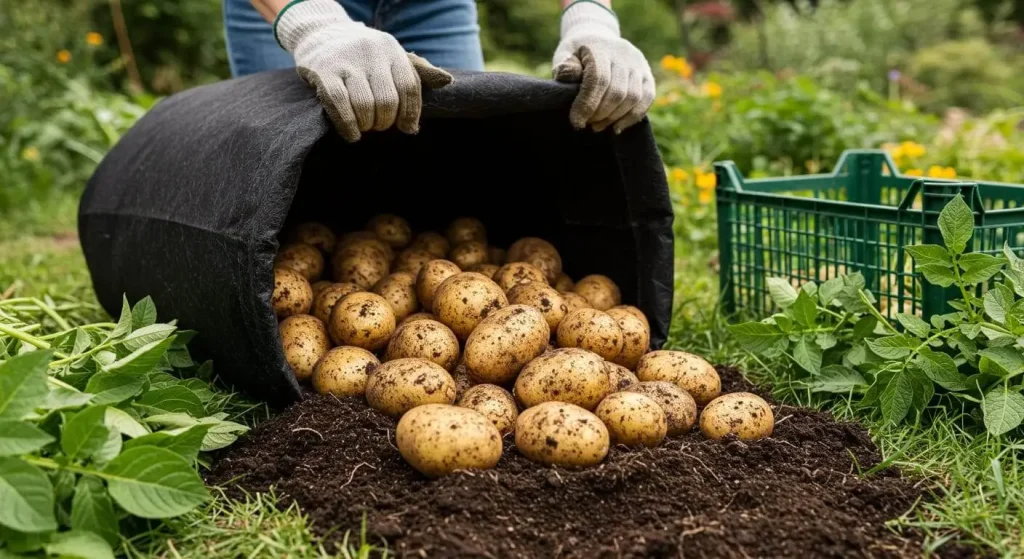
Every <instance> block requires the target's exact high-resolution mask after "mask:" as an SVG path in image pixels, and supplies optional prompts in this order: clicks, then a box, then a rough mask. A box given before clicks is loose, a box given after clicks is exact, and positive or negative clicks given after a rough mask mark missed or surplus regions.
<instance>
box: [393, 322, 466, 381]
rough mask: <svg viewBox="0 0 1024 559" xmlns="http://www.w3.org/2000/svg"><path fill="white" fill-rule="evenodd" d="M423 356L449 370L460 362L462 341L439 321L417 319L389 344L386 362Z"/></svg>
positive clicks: (399, 331)
mask: <svg viewBox="0 0 1024 559" xmlns="http://www.w3.org/2000/svg"><path fill="white" fill-rule="evenodd" d="M406 357H419V358H421V359H426V360H427V361H433V362H434V363H437V364H438V365H440V366H441V367H443V368H444V370H446V371H451V370H452V369H454V368H455V363H456V362H457V361H458V360H459V340H458V339H456V337H455V334H454V333H452V331H451V329H449V328H448V327H447V326H445V325H444V324H441V323H440V322H437V321H435V320H416V321H413V322H409V323H406V324H403V325H402V326H400V327H399V328H398V329H397V330H395V335H394V336H392V337H391V341H390V342H388V349H387V352H385V354H384V360H385V361H393V360H395V359H404V358H406Z"/></svg>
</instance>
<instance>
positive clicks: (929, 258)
mask: <svg viewBox="0 0 1024 559" xmlns="http://www.w3.org/2000/svg"><path fill="white" fill-rule="evenodd" d="M906 251H907V254H909V255H910V257H911V258H913V259H914V263H915V264H917V265H918V266H927V265H931V264H934V265H938V266H945V267H947V268H952V267H953V259H952V258H950V256H949V252H948V251H946V249H945V248H943V247H941V246H939V245H914V246H909V247H907V248H906Z"/></svg>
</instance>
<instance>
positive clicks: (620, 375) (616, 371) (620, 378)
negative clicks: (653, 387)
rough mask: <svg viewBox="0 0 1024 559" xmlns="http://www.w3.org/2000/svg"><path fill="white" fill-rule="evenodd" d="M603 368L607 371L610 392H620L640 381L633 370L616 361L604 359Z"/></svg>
mask: <svg viewBox="0 0 1024 559" xmlns="http://www.w3.org/2000/svg"><path fill="white" fill-rule="evenodd" d="M604 368H605V369H606V370H607V371H608V382H610V383H611V385H612V392H621V391H623V390H625V389H627V388H629V387H630V386H633V385H634V384H637V383H638V382H640V379H638V378H636V375H635V374H633V371H630V370H629V369H627V368H625V367H623V366H622V365H619V364H617V363H612V362H611V361H605V363H604Z"/></svg>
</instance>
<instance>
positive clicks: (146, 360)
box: [104, 338, 173, 375]
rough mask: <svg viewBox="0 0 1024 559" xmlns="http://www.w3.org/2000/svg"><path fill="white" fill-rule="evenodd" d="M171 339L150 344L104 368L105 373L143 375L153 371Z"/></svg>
mask: <svg viewBox="0 0 1024 559" xmlns="http://www.w3.org/2000/svg"><path fill="white" fill-rule="evenodd" d="M172 341H173V338H166V339H163V340H160V341H158V342H150V343H148V344H146V345H144V346H142V347H140V348H139V349H136V350H135V351H133V352H131V353H129V354H128V355H126V356H124V357H122V358H121V359H118V360H117V361H114V362H113V363H111V364H109V365H107V366H106V367H104V370H105V371H107V372H118V373H121V374H125V375H143V374H145V373H148V372H149V371H151V370H153V368H154V367H156V365H157V363H159V362H160V359H161V358H162V357H163V356H164V353H166V352H167V348H169V347H170V346H171V342H172Z"/></svg>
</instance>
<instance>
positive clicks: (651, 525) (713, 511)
mask: <svg viewBox="0 0 1024 559" xmlns="http://www.w3.org/2000/svg"><path fill="white" fill-rule="evenodd" d="M719 373H720V375H721V376H722V384H723V390H724V391H726V392H736V391H750V392H758V393H760V394H761V395H762V396H764V397H765V398H766V399H768V400H769V402H771V403H772V408H773V409H774V411H775V418H776V426H775V432H774V433H773V435H772V437H771V438H768V439H764V440H761V441H756V442H741V441H738V440H732V441H724V442H722V441H710V440H706V439H705V438H703V437H702V436H701V434H700V432H699V430H696V429H695V430H694V431H693V432H691V433H689V434H687V435H684V436H682V437H678V438H675V439H671V440H669V441H667V442H666V443H665V444H664V445H663V446H661V447H659V448H656V449H644V450H628V449H624V448H613V449H612V450H611V451H610V453H609V455H608V458H607V459H606V460H605V462H604V463H603V464H601V465H600V466H599V467H596V468H592V469H587V470H577V471H573V470H571V469H566V468H548V467H543V466H540V465H537V464H534V463H532V462H530V461H528V460H526V459H525V458H523V457H522V456H521V455H519V454H518V453H517V452H516V451H515V448H514V442H513V440H512V436H511V435H510V436H507V437H506V439H505V453H504V455H503V456H502V459H501V462H500V463H499V464H498V467H497V468H496V469H494V470H489V471H475V472H463V473H457V474H454V475H451V476H448V477H446V478H442V479H439V480H428V479H426V478H424V477H423V476H421V475H420V474H419V473H417V472H416V471H414V470H413V469H412V468H410V467H409V466H408V465H407V464H406V463H405V461H404V460H403V459H402V457H401V456H400V455H399V453H398V450H397V449H396V448H395V446H394V426H395V421H394V420H392V419H390V418H388V417H385V416H383V415H381V414H379V413H377V412H375V411H373V410H371V409H369V408H367V407H366V405H365V404H364V403H362V402H360V401H358V400H355V399H346V400H338V399H336V398H333V397H324V396H315V395H314V396H310V397H309V398H308V399H306V400H304V401H303V402H301V403H299V404H296V405H295V406H293V407H292V408H290V409H288V410H287V411H285V412H284V413H282V414H281V415H279V416H277V417H275V418H274V419H272V420H269V421H267V422H265V423H263V424H261V425H260V426H258V427H257V428H255V429H254V430H253V431H252V432H251V433H250V434H249V435H248V436H247V437H246V438H245V439H244V440H243V441H241V442H240V443H239V444H237V445H235V446H234V447H233V448H231V449H229V450H228V451H227V452H226V453H225V454H223V455H222V456H221V457H220V458H219V460H218V461H217V463H216V464H215V465H214V467H213V469H212V470H211V472H210V475H209V479H208V481H210V482H212V483H218V484H224V485H227V486H228V487H229V493H230V492H231V491H237V488H242V489H245V490H247V491H249V492H256V491H266V490H268V489H269V488H271V487H274V488H275V489H276V490H277V491H278V492H279V493H281V494H283V495H285V496H286V497H287V499H284V500H283V502H285V504H287V503H288V502H289V499H291V500H294V501H295V502H297V503H298V505H299V506H300V507H301V509H302V511H303V512H305V513H306V514H307V515H308V516H309V517H310V518H311V520H312V523H313V527H314V529H315V530H316V531H318V532H319V533H320V534H326V537H327V540H328V541H329V542H331V541H339V540H340V539H341V538H342V537H343V536H344V534H345V532H346V531H352V532H353V533H354V534H358V533H359V530H360V528H361V527H362V523H363V519H364V516H365V519H366V527H367V533H368V538H369V540H370V542H371V543H382V542H384V543H386V545H387V547H388V548H389V549H390V550H391V551H393V552H395V553H396V554H397V555H398V556H400V557H406V556H415V557H492V558H499V557H531V558H533V557H536V558H541V557H579V558H594V557H920V556H921V555H922V552H921V542H920V537H919V535H918V534H915V533H903V534H898V533H896V532H894V531H893V530H891V529H890V528H888V527H886V525H885V523H886V522H887V521H889V520H891V519H893V518H896V517H898V516H900V515H902V514H904V513H905V512H907V511H908V510H909V509H910V508H911V507H912V506H913V505H914V503H915V502H916V501H917V500H918V499H921V498H926V490H925V488H924V487H923V484H922V483H918V482H917V480H912V479H907V478H905V477H902V476H901V475H900V474H899V472H898V471H897V470H895V469H892V468H889V469H884V470H882V471H881V472H878V473H875V474H873V475H871V476H868V477H866V478H864V477H860V476H858V475H857V471H858V467H859V468H861V469H862V470H867V469H869V468H871V467H872V466H874V465H875V464H877V463H878V462H879V460H880V456H879V453H878V450H877V449H876V447H875V446H874V444H872V442H871V439H870V438H869V436H868V434H867V432H866V431H865V430H864V429H863V428H862V427H860V426H859V425H857V424H854V423H845V422H837V421H836V420H835V419H833V418H832V417H831V416H830V415H828V414H825V413H819V412H815V411H811V410H807V409H802V408H793V407H789V406H782V405H779V404H777V403H776V402H774V401H773V400H771V398H770V396H769V395H768V394H767V393H764V392H759V391H757V390H754V389H753V387H752V386H751V385H750V384H749V383H748V382H747V381H746V380H744V379H743V377H742V375H741V374H740V373H739V372H738V371H737V370H735V369H733V368H719ZM941 554H942V556H947V557H952V556H968V555H969V554H970V552H969V550H967V549H966V548H963V547H960V546H952V545H947V546H946V547H945V548H944V549H943V550H941Z"/></svg>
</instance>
